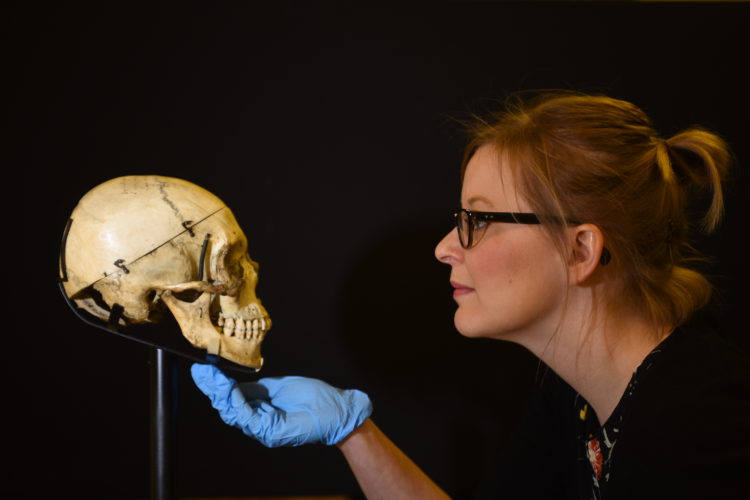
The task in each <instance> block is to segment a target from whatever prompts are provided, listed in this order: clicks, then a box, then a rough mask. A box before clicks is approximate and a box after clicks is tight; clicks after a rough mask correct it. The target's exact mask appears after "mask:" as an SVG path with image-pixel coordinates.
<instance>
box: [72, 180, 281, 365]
mask: <svg viewBox="0 0 750 500" xmlns="http://www.w3.org/2000/svg"><path fill="white" fill-rule="evenodd" d="M60 281H61V284H62V287H63V289H64V292H65V295H66V296H67V298H68V299H69V301H71V302H72V303H74V304H75V305H76V306H77V307H79V308H81V309H82V310H84V311H86V312H87V313H89V314H91V315H93V316H95V317H96V318H99V319H101V320H105V321H108V322H109V323H110V325H111V327H112V328H117V327H118V326H128V325H135V324H142V323H156V322H158V321H159V320H160V319H161V317H162V313H163V310H164V305H166V306H167V308H169V310H170V311H171V312H172V314H173V315H174V317H175V319H176V320H177V323H178V324H179V326H180V330H181V332H182V335H183V336H184V337H185V338H186V339H187V340H188V341H189V342H190V344H191V345H192V346H194V347H196V348H198V349H205V350H206V351H207V352H208V354H213V355H217V356H220V357H222V358H224V359H226V360H229V361H231V362H233V363H237V364H239V365H242V366H245V367H248V368H252V369H255V370H256V371H257V370H259V369H260V368H261V366H262V365H263V358H262V357H261V355H260V345H261V342H262V341H263V339H264V337H265V335H266V332H267V331H268V330H269V329H270V328H271V319H270V318H269V316H268V313H267V312H266V310H265V309H264V307H263V305H262V304H261V302H260V300H259V299H258V297H257V296H256V295H255V287H256V285H257V282H258V264H257V263H256V262H255V261H253V260H252V259H251V258H250V256H249V255H248V253H247V238H246V237H245V234H244V233H243V232H242V229H241V228H240V227H239V224H237V221H236V219H235V218H234V215H233V214H232V212H231V210H230V209H229V208H228V207H227V206H226V205H224V203H223V202H222V201H221V200H220V199H219V198H217V197H216V196H215V195H213V194H212V193H210V192H208V191H207V190H205V189H203V188H201V187H200V186H197V185H195V184H193V183H191V182H188V181H185V180H182V179H177V178H173V177H162V176H153V175H141V176H126V177H118V178H115V179H111V180H109V181H107V182H104V183H103V184H100V185H99V186H96V187H95V188H93V189H92V190H91V191H89V192H88V193H86V195H84V197H83V198H81V200H80V201H79V202H78V205H77V206H76V207H75V209H74V210H73V213H72V214H71V216H70V220H69V222H68V226H67V227H66V230H65V235H64V237H63V248H62V250H61V258H60ZM178 337H179V336H178Z"/></svg>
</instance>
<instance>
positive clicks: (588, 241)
mask: <svg viewBox="0 0 750 500" xmlns="http://www.w3.org/2000/svg"><path fill="white" fill-rule="evenodd" d="M570 243H571V246H570V249H571V258H570V264H569V265H570V274H569V276H570V284H572V285H580V284H582V283H584V282H586V281H587V280H588V279H589V278H590V277H591V275H592V274H593V273H594V271H596V269H597V268H598V267H599V266H606V265H607V263H609V259H610V258H611V256H610V254H609V251H608V250H607V249H606V248H605V247H604V235H603V234H602V232H601V230H600V229H599V228H598V227H597V226H595V225H593V224H581V225H578V226H575V227H572V228H570Z"/></svg>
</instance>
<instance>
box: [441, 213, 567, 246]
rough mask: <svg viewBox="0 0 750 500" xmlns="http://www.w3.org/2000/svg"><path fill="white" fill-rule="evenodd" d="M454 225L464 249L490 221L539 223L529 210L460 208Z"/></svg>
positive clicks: (557, 220) (476, 238) (484, 229)
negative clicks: (489, 210)
mask: <svg viewBox="0 0 750 500" xmlns="http://www.w3.org/2000/svg"><path fill="white" fill-rule="evenodd" d="M453 216H454V217H455V218H456V227H458V241H459V242H461V246H462V247H463V248H465V249H467V250H468V249H469V248H472V247H474V246H475V245H476V244H477V243H478V242H479V240H480V239H482V236H484V233H485V232H486V231H487V226H489V224H490V223H492V222H509V223H511V224H541V223H542V221H541V220H539V217H538V216H537V215H536V214H532V213H529V212H474V211H472V210H466V209H465V208H461V209H459V210H458V212H455V213H454V214H453ZM550 220H552V221H555V222H558V223H562V224H580V222H577V221H574V220H570V219H562V220H560V219H559V218H558V217H554V216H552V217H550Z"/></svg>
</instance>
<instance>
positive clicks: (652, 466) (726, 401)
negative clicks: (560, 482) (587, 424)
mask: <svg viewBox="0 0 750 500" xmlns="http://www.w3.org/2000/svg"><path fill="white" fill-rule="evenodd" d="M646 361H647V362H650V363H651V365H650V366H648V367H647V369H646V370H644V372H643V373H642V376H639V386H638V390H637V392H636V393H635V394H634V396H633V398H632V400H631V402H630V405H629V406H630V407H629V408H628V413H627V415H626V416H624V418H625V421H624V422H623V425H622V427H623V434H622V435H621V437H620V440H619V441H618V443H617V446H618V450H617V453H616V455H615V460H616V462H617V463H616V464H614V465H613V467H618V468H619V470H618V471H617V472H618V473H615V474H614V477H616V478H618V480H619V481H622V482H621V483H620V485H619V486H618V487H619V488H624V489H625V490H629V491H631V492H632V493H633V494H638V495H640V494H641V493H642V492H643V491H647V490H646V489H645V488H647V487H648V486H649V484H650V483H652V482H654V481H658V482H660V484H662V485H664V487H667V486H669V487H671V488H675V487H684V488H685V491H684V494H685V495H688V496H687V497H686V498H696V497H697V498H701V495H702V494H703V493H706V494H708V492H712V491H714V490H715V491H716V492H717V494H718V493H719V492H720V491H722V488H723V489H726V491H727V492H731V491H734V488H735V487H743V488H744V487H748V486H749V485H748V479H747V471H748V470H750V357H749V356H748V354H747V352H746V351H744V350H743V349H742V348H741V347H739V346H738V345H736V344H734V343H732V342H731V341H728V340H727V339H726V338H725V337H723V336H722V335H720V334H719V333H718V332H717V331H716V330H715V329H714V328H712V327H711V325H710V324H709V323H706V322H703V321H701V322H691V323H690V324H686V325H684V326H682V327H680V328H678V329H676V330H675V331H674V332H673V333H672V335H671V336H670V337H668V338H667V339H666V340H665V341H664V342H662V344H660V346H659V347H658V348H657V350H656V351H655V353H654V354H653V356H649V357H648V358H647V360H646ZM639 371H640V369H639ZM639 375H641V374H639ZM717 478H723V479H722V480H721V481H718V480H717ZM626 483H627V484H626ZM628 484H629V485H628ZM638 488H644V489H643V490H639V489H638ZM654 491H656V490H652V492H654ZM671 491H672V492H674V490H671ZM695 495H697V496H695ZM648 498H651V497H650V496H649V497H648ZM712 498H724V496H722V495H721V494H718V496H715V497H712Z"/></svg>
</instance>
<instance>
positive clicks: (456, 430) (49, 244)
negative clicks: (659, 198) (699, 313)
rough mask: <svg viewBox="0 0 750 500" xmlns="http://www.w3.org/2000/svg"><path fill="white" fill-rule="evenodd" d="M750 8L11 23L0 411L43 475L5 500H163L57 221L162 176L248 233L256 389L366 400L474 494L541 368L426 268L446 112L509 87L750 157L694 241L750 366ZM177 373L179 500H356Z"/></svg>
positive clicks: (142, 391) (480, 102)
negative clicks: (640, 114) (13, 238)
mask: <svg viewBox="0 0 750 500" xmlns="http://www.w3.org/2000/svg"><path fill="white" fill-rule="evenodd" d="M748 13H749V9H748V4H741V3H732V4H721V3H712V4H700V3H689V4H681V3H666V4H643V3H551V2H540V3H534V2H524V3H491V2H489V3H488V2H484V3H470V2H459V3H441V4H438V3H436V4H421V5H420V6H409V7H406V6H402V7H396V6H382V5H381V6H377V7H367V8H365V7H356V8H354V7H341V6H338V7H334V6H330V5H329V6H326V7H323V6H320V5H317V6H310V5H307V6H299V5H287V6H285V7H281V6H279V7H272V6H270V5H268V6H264V7H252V8H249V7H247V8H240V7H232V8H222V9H218V8H207V7H189V6H183V7H181V8H179V9H159V8H151V9H148V10H138V9H131V8H128V7H126V6H125V4H122V8H121V9H120V10H114V9H113V8H111V7H110V8H108V9H106V10H102V11H99V10H98V9H95V8H91V9H85V10H84V9H75V8H65V9H57V10H44V11H38V12H32V13H30V15H29V16H26V14H24V15H21V14H18V15H13V16H10V17H9V19H10V21H11V23H14V24H15V25H16V26H21V27H22V29H21V30H19V32H18V36H17V37H16V38H15V39H14V45H13V47H14V48H17V49H18V50H15V51H14V52H15V53H16V54H18V55H20V57H19V59H18V62H19V63H20V64H19V69H18V71H17V72H14V73H13V75H14V76H19V77H20V78H19V80H18V81H19V82H20V84H21V85H20V86H19V88H18V92H17V93H16V94H14V95H12V96H11V100H12V102H13V103H14V104H16V105H17V107H15V108H14V111H15V112H16V113H15V114H14V116H13V117H12V119H13V122H12V124H11V125H12V129H14V130H20V131H21V132H22V134H23V138H24V139H25V140H23V141H20V142H18V144H19V145H21V148H22V155H21V156H20V162H19V163H18V165H19V166H20V168H21V169H22V170H23V172H24V181H23V190H22V207H21V208H22V212H23V213H24V228H23V238H24V241H26V244H25V245H23V247H24V248H23V252H22V253H23V256H24V261H23V262H24V264H23V265H24V271H29V270H30V272H31V281H30V282H29V281H28V277H27V278H19V280H18V281H16V283H19V284H20V285H21V288H22V289H24V296H31V297H34V300H35V301H36V302H35V303H33V304H32V303H29V302H24V305H22V310H21V312H20V313H19V312H15V311H13V312H12V314H14V315H15V316H16V318H17V319H16V324H15V330H14V332H13V333H11V332H7V333H8V335H9V337H11V338H13V340H12V342H11V346H14V347H13V349H12V350H13V352H12V353H10V355H9V361H8V362H7V363H6V367H7V369H6V374H7V376H6V380H7V385H8V394H13V393H14V392H15V391H17V392H19V393H20V397H10V396H9V397H8V398H7V400H6V403H5V404H4V407H5V409H6V413H7V414H8V415H11V416H12V420H13V421H14V422H15V421H16V419H17V424H16V425H12V426H11V425H9V426H8V427H6V431H7V432H8V435H9V437H10V438H18V440H17V441H15V442H16V443H17V444H14V446H13V451H14V454H17V455H18V456H19V457H20V460H16V461H15V463H16V465H19V464H20V466H21V467H20V469H21V470H20V471H19V474H31V476H32V477H34V479H33V480H31V481H28V480H26V481H24V480H20V478H21V477H23V476H22V475H19V476H17V477H16V480H14V481H11V482H9V483H8V487H11V488H12V487H16V486H17V487H19V488H21V489H22V490H23V491H25V492H26V493H27V494H28V496H29V497H38V496H40V493H41V492H42V491H45V492H46V491H51V492H57V493H59V494H63V495H72V496H75V497H76V498H111V499H127V498H132V499H136V498H146V497H148V491H149V464H148V453H149V437H148V430H149V427H148V425H149V415H148V402H149V389H148V372H149V367H148V350H147V349H146V348H144V347H143V346H141V345H138V344H135V343H131V342H128V341H124V340H122V339H120V338H116V337H114V336H111V335H108V334H106V333H104V332H101V331H98V330H95V329H93V328H90V327H87V326H86V325H84V324H83V323H81V322H80V321H78V320H77V319H76V318H75V317H74V316H73V315H72V314H71V312H70V311H69V310H68V309H67V308H66V305H65V304H64V302H63V300H62V298H61V297H60V295H59V292H58V291H57V289H56V282H55V279H56V275H57V269H56V266H57V252H58V247H59V241H60V236H61V234H62V230H63V227H64V225H65V221H66V219H67V217H68V215H69V213H70V211H71V210H72V209H73V207H74V206H75V204H76V202H77V200H78V199H79V198H80V197H81V196H82V195H83V194H84V193H85V192H86V191H87V190H88V189H90V188H92V187H93V186H95V185H97V184H98V183H100V182H102V181H104V180H107V179H109V178H112V177H115V176H119V175H125V174H161V175H170V176H176V177H182V178H185V179H188V180H190V181H192V182H195V183H197V184H199V185H201V186H204V187H205V188H207V189H209V190H210V191H212V192H214V193H215V194H217V195H218V196H219V197H221V198H222V199H223V200H224V201H225V202H226V203H227V204H228V205H229V206H230V207H231V208H232V210H233V211H234V213H235V214H236V216H237V218H238V220H239V222H240V224H241V225H242V227H243V228H244V229H245V232H246V233H247V235H248V238H249V242H250V253H251V255H252V256H253V258H254V259H255V260H257V261H259V262H260V263H261V274H260V284H259V288H258V294H259V296H260V297H261V298H262V299H263V301H264V304H265V305H266V306H267V308H268V310H269V312H270V314H271V315H272V317H273V320H274V327H273V329H272V330H271V332H270V333H269V335H268V337H267V339H266V341H265V343H264V355H265V358H266V366H265V368H264V370H263V375H266V376H274V375H286V374H300V375H306V376H312V377H319V378H323V379H325V380H327V381H329V382H330V383H332V384H334V385H338V386H342V387H358V388H360V389H362V390H364V391H366V392H368V393H369V394H370V396H371V397H372V399H373V401H374V405H375V412H374V419H375V421H376V422H377V423H378V424H379V425H380V426H381V427H382V428H383V429H384V430H385V432H386V433H387V434H389V435H390V436H391V437H392V438H393V439H394V441H395V442H396V443H397V444H398V445H400V446H401V447H402V448H403V449H404V450H405V451H406V452H407V454H409V455H410V456H412V457H413V458H414V459H415V461H416V462H417V463H418V464H420V465H421V466H422V467H423V468H424V469H425V470H426V471H427V473H428V474H430V475H431V476H432V477H434V478H435V479H436V480H437V482H438V483H440V484H441V485H442V486H443V487H445V488H446V489H447V490H448V491H449V492H450V493H451V494H453V495H455V496H456V497H459V498H460V497H464V496H466V495H468V494H469V492H470V491H471V489H472V487H473V485H474V484H475V482H476V481H477V480H478V479H479V478H480V477H481V475H482V473H483V470H484V468H485V467H486V466H487V464H488V463H489V460H490V458H491V457H492V455H493V453H494V452H495V451H496V449H497V448H498V447H500V446H502V444H503V442H504V440H505V439H506V438H507V436H508V433H509V432H510V429H511V428H512V425H513V423H514V422H515V421H516V420H517V418H518V416H519V415H518V413H519V411H520V409H521V406H522V404H523V401H524V398H525V396H526V394H527V392H528V389H529V387H530V382H531V377H532V376H533V373H534V369H535V367H536V365H535V362H534V359H533V358H532V357H531V356H530V355H529V354H528V353H526V352H525V351H523V350H522V349H520V348H518V347H517V346H514V345H510V344H506V343H502V342H496V341H487V340H468V339H464V338H463V337H461V336H460V335H459V334H458V333H457V332H456V331H455V329H454V327H453V325H452V314H453V310H454V306H453V303H452V300H451V297H450V288H449V286H448V268H447V267H444V266H442V265H441V264H439V263H437V262H436V261H435V260H434V258H433V248H434V245H435V243H436V242H437V241H438V240H439V239H440V237H441V236H442V235H443V234H444V233H445V232H446V231H448V230H449V229H450V224H451V222H452V221H451V218H450V213H451V210H452V209H453V208H454V207H455V206H456V204H457V200H458V188H459V186H458V162H459V159H460V156H461V148H462V145H463V138H462V136H461V134H460V133H459V132H458V130H457V127H456V125H455V122H454V118H456V117H459V118H460V117H464V116H465V115H466V114H467V113H469V112H474V111H482V110H486V109H491V108H493V107H495V106H496V104H497V103H498V102H499V100H501V99H502V97H503V96H504V95H506V94H507V93H508V92H511V91H515V90H520V89H529V88H569V89H577V90H584V91H592V92H604V93H607V94H610V95H613V96H615V97H620V98H625V99H628V100H632V101H634V102H636V103H638V104H639V105H641V106H642V107H643V108H644V109H645V110H646V111H647V112H649V113H650V114H651V115H652V117H653V118H654V120H655V122H656V124H657V127H658V128H660V129H661V130H662V131H663V133H664V134H665V135H666V134H671V133H674V132H676V131H677V130H679V129H680V128H682V127H685V126H688V125H691V124H702V125H704V126H707V127H709V128H711V129H714V130H717V131H719V132H721V133H722V134H723V135H724V136H725V137H726V138H727V140H728V141H729V142H730V143H731V145H732V146H733V148H734V151H735V154H736V156H737V160H738V161H737V163H738V168H737V169H736V170H735V173H734V177H735V178H734V180H733V181H732V183H731V184H730V186H729V192H728V200H727V219H726V223H725V225H724V228H723V229H722V231H721V232H720V233H719V234H718V235H717V236H716V237H715V238H713V239H711V240H702V241H701V242H700V246H701V248H703V249H704V250H705V251H706V252H708V253H709V254H711V255H713V256H715V257H716V260H715V263H714V264H713V266H712V267H711V268H710V271H711V273H712V274H713V275H715V281H716V283H717V284H718V285H719V286H720V288H721V289H722V290H723V291H724V293H723V294H722V295H721V296H720V298H721V301H720V303H719V304H718V306H717V308H716V310H717V311H718V318H719V321H720V323H721V324H722V325H723V326H724V327H726V328H727V335H728V336H729V337H731V338H733V339H735V340H737V341H738V342H739V343H740V344H741V345H742V346H743V348H747V349H750V342H748V339H747V337H746V336H745V333H746V332H745V330H746V329H745V327H744V323H742V322H741V320H740V315H741V313H742V308H743V306H744V305H745V304H746V303H747V299H748V292H747V290H746V288H745V283H746V280H747V265H746V264H745V260H744V257H745V255H746V251H745V249H744V248H743V246H742V245H741V244H740V239H741V237H742V236H743V234H744V233H746V232H747V229H746V228H747V225H746V222H745V217H746V216H747V215H748V213H747V208H746V205H745V203H744V198H746V197H747V195H748V193H750V190H749V189H748V180H747V177H748V176H747V173H746V167H745V165H746V164H747V158H748V154H749V153H748V149H747V142H746V139H747V136H746V131H747V127H746V125H745V122H746V119H747V115H748V110H749V109H748V100H749V98H748V91H747V89H748V88H750V79H748V76H747V71H746V68H744V67H745V66H746V62H747V60H746V58H747V52H748V48H749V47H748V38H747V32H746V29H747V22H748V20H750V19H749V18H750V16H748ZM29 141H30V142H29ZM6 206H7V204H6ZM11 210H12V209H11ZM9 236H10V235H6V238H8V237H9ZM27 245H28V246H27ZM23 283H25V284H23ZM40 294H41V295H40ZM144 328H147V327H144ZM154 328H155V331H158V327H154ZM19 342H20V344H19ZM11 360H12V361H11ZM188 369H189V363H187V362H182V361H181V362H180V363H179V364H178V373H179V397H178V405H179V417H178V422H177V427H176V429H177V459H176V463H175V474H176V484H177V486H176V488H177V491H178V493H179V494H180V495H181V496H209V495H210V496H220V495H224V496H231V495H234V496H255V495H282V494H344V495H350V496H352V497H358V496H359V495H360V494H359V491H358V489H357V486H356V482H355V481H354V479H353V477H352V476H351V474H350V472H349V470H348V468H347V466H346V464H345V462H344V460H343V459H342V458H341V456H340V454H339V452H338V451H337V450H336V449H335V448H326V447H323V446H309V447H302V448H295V449H275V450H269V449H266V448H264V447H262V446H261V445H259V444H257V443H256V442H254V441H252V440H250V439H248V438H246V437H244V436H243V435H242V434H241V433H240V432H239V431H238V430H236V429H233V428H230V427H227V426H225V425H224V424H223V423H221V422H220V420H219V419H218V417H217V416H216V415H215V413H214V412H213V410H212V409H211V408H210V406H209V403H208V401H207V400H206V399H205V398H204V396H203V395H201V394H199V393H198V391H197V389H195V387H194V386H193V384H192V381H191V380H190V379H189V373H188ZM241 378H243V379H248V380H250V379H252V378H253V377H250V376H246V377H241ZM21 496H23V495H21Z"/></svg>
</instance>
